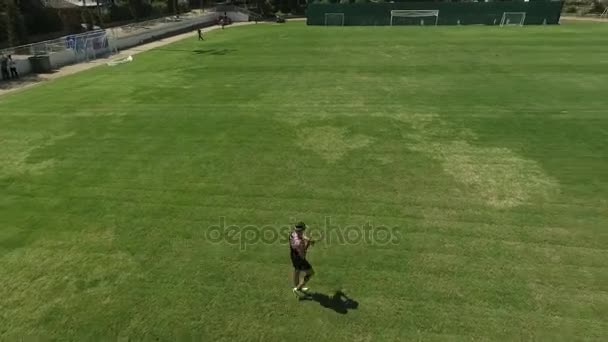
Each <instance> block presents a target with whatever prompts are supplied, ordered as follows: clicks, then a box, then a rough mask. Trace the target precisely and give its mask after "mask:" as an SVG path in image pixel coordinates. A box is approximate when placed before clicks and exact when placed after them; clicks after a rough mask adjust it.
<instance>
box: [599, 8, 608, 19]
mask: <svg viewBox="0 0 608 342" xmlns="http://www.w3.org/2000/svg"><path fill="white" fill-rule="evenodd" d="M607 17H608V8H606V9H605V10H604V12H602V15H600V18H607Z"/></svg>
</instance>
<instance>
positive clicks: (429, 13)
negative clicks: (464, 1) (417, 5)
mask: <svg viewBox="0 0 608 342" xmlns="http://www.w3.org/2000/svg"><path fill="white" fill-rule="evenodd" d="M438 21H439V10H392V11H391V26H396V25H423V26H424V25H432V26H435V25H437V22H438Z"/></svg>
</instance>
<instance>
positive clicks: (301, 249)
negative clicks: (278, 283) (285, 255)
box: [289, 222, 315, 297]
mask: <svg viewBox="0 0 608 342" xmlns="http://www.w3.org/2000/svg"><path fill="white" fill-rule="evenodd" d="M304 230H306V224H305V223H304V222H298V223H296V225H295V227H294V229H293V230H292V231H291V233H290V234H289V251H290V257H291V263H292V264H293V268H294V270H293V285H294V288H293V293H294V294H295V295H296V296H298V297H300V295H306V294H307V293H306V292H308V288H306V287H304V286H305V285H306V283H308V281H309V280H310V278H311V277H312V276H313V275H314V274H315V271H314V270H313V268H312V265H310V263H309V262H308V260H306V251H307V250H308V247H310V246H312V245H313V244H314V241H313V240H311V239H309V238H308V237H306V236H305V235H304ZM302 273H304V277H301V275H302Z"/></svg>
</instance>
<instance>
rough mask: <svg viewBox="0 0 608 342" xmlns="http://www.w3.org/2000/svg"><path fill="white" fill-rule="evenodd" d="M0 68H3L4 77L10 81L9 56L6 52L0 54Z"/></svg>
mask: <svg viewBox="0 0 608 342" xmlns="http://www.w3.org/2000/svg"><path fill="white" fill-rule="evenodd" d="M0 69H1V70H2V79H3V80H4V81H8V80H9V79H10V75H9V74H8V58H6V56H5V55H4V54H0Z"/></svg>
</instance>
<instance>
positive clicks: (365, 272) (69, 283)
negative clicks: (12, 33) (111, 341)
mask: <svg viewBox="0 0 608 342" xmlns="http://www.w3.org/2000/svg"><path fill="white" fill-rule="evenodd" d="M607 34H608V25H602V24H587V23H585V24H570V25H562V26H546V27H523V28H497V27H438V28H419V27H409V28H406V27H403V28H395V27H393V28H391V27H359V28H357V27H349V28H326V27H306V26H305V25H303V24H301V23H289V24H287V25H274V24H273V25H266V24H259V25H253V26H247V27H239V28H231V29H227V30H224V31H221V30H220V31H214V32H212V33H209V34H208V36H207V41H205V42H198V41H197V40H196V38H195V35H194V34H193V36H192V38H189V39H186V40H183V41H180V42H178V43H176V44H172V45H168V46H166V47H162V48H158V49H156V50H152V51H150V52H147V53H143V54H140V55H137V56H135V60H134V62H132V63H130V64H125V65H121V66H117V67H113V68H111V67H107V66H103V67H99V68H95V69H93V70H90V71H87V72H83V73H80V74H77V75H74V76H69V77H65V78H61V79H58V80H56V81H52V82H49V83H47V84H44V85H41V86H37V87H35V88H32V89H29V90H26V91H22V92H20V93H17V94H13V95H9V96H4V97H0V142H1V145H2V148H1V149H0V158H1V164H0V339H2V340H15V339H16V338H23V337H43V338H48V339H60V340H66V339H72V340H83V339H101V338H116V337H121V338H131V339H134V340H141V339H160V340H174V339H178V338H187V339H192V340H199V339H202V340H205V341H215V340H225V341H237V340H243V341H252V340H260V341H285V340H287V339H291V340H306V341H311V340H313V341H340V340H351V341H383V340H397V339H400V340H415V339H420V340H425V341H426V340H472V339H474V340H486V341H489V340H493V341H496V340H525V341H530V340H537V341H557V340H563V341H575V340H606V338H608V266H607V261H608V144H607V142H608V98H607V93H606V89H608V72H607V70H608V45H606V43H605V41H606V38H605V37H606V36H607ZM221 220H224V222H225V224H226V225H234V226H235V227H236V228H232V229H227V230H226V231H225V234H224V238H223V239H221V241H219V242H218V241H217V240H218V239H217V234H216V233H217V232H218V231H217V229H214V228H213V226H214V225H218V224H219V222H220V221H221ZM297 220H304V221H305V222H306V223H307V224H308V225H309V226H310V227H311V229H310V233H311V234H312V235H313V236H319V237H323V240H321V241H320V242H319V244H318V245H316V246H314V247H313V248H312V249H311V251H310V261H311V262H312V263H313V265H314V266H315V268H316V270H317V275H316V277H315V278H314V279H313V281H312V282H311V283H310V286H311V289H312V290H314V291H316V292H318V293H320V294H321V295H318V296H317V297H315V298H316V299H317V300H313V301H298V300H296V299H295V298H294V296H293V294H292V293H291V287H292V284H291V278H290V271H291V265H290V261H289V257H288V248H287V246H286V245H285V241H284V239H276V237H277V236H278V235H277V233H278V232H281V234H283V233H284V230H285V227H286V225H289V224H290V223H293V222H295V221H297ZM328 221H330V222H331V227H327V222H328ZM370 227H371V228H370ZM383 227H386V229H385V228H383ZM329 230H331V232H329ZM368 230H371V231H372V233H373V234H372V237H371V238H370V237H366V238H361V234H362V233H361V232H362V231H368ZM238 232H241V233H242V234H241V235H240V240H239V234H238ZM247 232H248V233H247ZM255 232H264V234H267V235H262V236H258V238H257V240H255V239H256V238H255V237H254V236H253V234H254V233H255ZM272 232H275V234H274V236H273V234H272ZM323 233H324V235H322V234H323ZM333 234H335V235H333ZM340 234H347V235H346V237H345V238H344V239H342V240H341V239H339V237H340ZM358 234H359V235H358ZM387 234H389V235H388V236H387ZM264 236H266V238H265V239H262V238H263V237H264ZM281 237H282V238H283V237H284V235H282V236H281ZM386 238H390V240H391V241H390V242H389V243H385V242H386ZM254 240H255V241H254ZM263 240H264V241H263ZM338 290H340V291H343V292H344V293H345V294H346V295H347V296H348V297H350V298H351V299H352V301H350V302H344V301H342V302H338V301H337V300H331V298H330V299H329V300H328V299H327V297H331V296H333V294H334V293H335V292H336V291H338Z"/></svg>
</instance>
